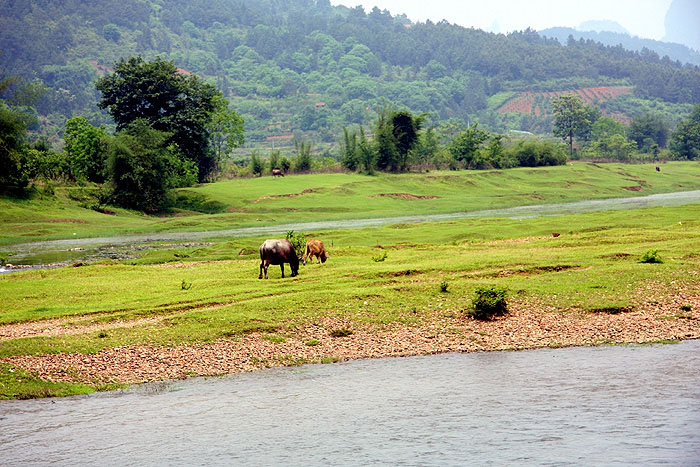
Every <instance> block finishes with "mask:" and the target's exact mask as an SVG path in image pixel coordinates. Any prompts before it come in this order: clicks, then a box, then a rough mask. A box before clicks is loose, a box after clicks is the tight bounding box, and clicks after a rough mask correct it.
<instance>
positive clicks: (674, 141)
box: [670, 105, 700, 159]
mask: <svg viewBox="0 0 700 467" xmlns="http://www.w3.org/2000/svg"><path fill="white" fill-rule="evenodd" d="M670 148H671V152H672V153H673V154H674V155H675V156H676V157H678V158H680V159H698V158H700V105H696V106H695V107H694V108H693V111H692V112H691V114H690V116H689V117H688V118H687V119H685V120H683V121H682V122H681V123H679V124H678V127H677V128H676V131H674V132H673V135H672V136H671V144H670Z"/></svg>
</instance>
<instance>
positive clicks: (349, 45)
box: [0, 0, 700, 144]
mask: <svg viewBox="0 0 700 467" xmlns="http://www.w3.org/2000/svg"><path fill="white" fill-rule="evenodd" d="M0 49H2V56H1V60H2V62H1V65H0V68H1V69H2V71H3V72H4V73H9V74H14V75H20V76H23V77H25V78H27V79H37V80H40V81H41V82H43V83H44V84H45V85H46V86H47V87H48V88H49V92H48V93H47V94H46V96H45V97H44V98H43V99H42V101H41V102H40V103H39V104H38V106H37V110H38V112H39V114H40V115H41V116H42V123H43V126H42V127H41V131H42V132H44V133H45V134H49V135H58V134H60V131H61V129H62V125H63V122H64V121H65V119H67V118H69V117H71V116H74V115H83V116H86V117H88V118H89V119H90V120H91V122H92V123H94V124H100V123H105V124H109V123H110V121H109V119H108V117H107V116H106V115H105V114H104V113H102V112H100V111H98V109H97V107H96V101H97V99H98V97H99V96H98V95H97V93H96V91H95V89H94V86H93V83H94V80H95V79H96V78H97V77H98V75H99V73H103V72H105V71H108V70H109V69H110V67H111V66H112V64H113V63H115V62H116V61H117V60H118V59H120V58H121V57H128V56H132V55H136V54H142V55H143V56H144V57H145V58H149V59H150V58H153V57H155V56H161V57H162V58H165V59H169V60H173V61H174V62H175V64H176V65H177V66H179V67H181V68H182V69H184V70H187V71H188V72H192V73H196V74H198V75H199V76H202V77H204V78H205V79H207V80H209V81H210V82H212V83H213V84H215V85H216V86H217V87H219V88H220V89H222V90H223V91H224V93H225V95H226V96H227V97H228V98H229V100H230V101H231V102H232V103H233V104H234V105H235V106H236V108H237V109H238V110H239V111H240V112H241V113H242V114H243V116H244V118H245V120H246V137H247V140H248V141H249V142H253V143H260V142H268V143H269V144H274V143H275V142H276V141H277V144H282V143H284V141H288V140H289V139H290V138H291V137H292V136H293V135H304V136H305V137H310V138H312V139H314V140H316V141H329V142H330V141H335V140H336V139H337V137H338V135H339V134H341V132H342V130H341V129H342V127H343V126H346V125H351V124H366V123H368V122H370V121H371V120H372V119H373V118H374V115H375V110H376V109H377V108H378V107H379V106H381V105H382V103H383V102H384V101H389V102H391V103H393V104H394V105H396V106H398V107H402V108H408V109H410V110H412V111H415V112H427V113H429V114H430V115H431V118H432V120H445V119H450V118H457V119H461V120H466V119H470V120H471V121H475V120H479V121H481V122H482V124H483V125H484V126H486V127H489V128H491V129H493V130H501V131H502V130H504V129H522V130H533V129H538V130H540V131H546V130H547V128H546V125H545V126H544V127H543V125H542V122H538V121H537V119H533V118H532V117H528V118H520V117H513V116H509V115H507V114H501V113H499V112H497V110H496V109H495V108H493V107H491V106H490V105H489V102H490V98H491V97H492V96H494V95H498V94H499V93H503V92H522V91H527V90H531V91H550V92H554V91H562V90H568V89H579V88H588V87H597V86H627V87H631V88H633V89H634V98H635V99H644V100H653V101H656V102H661V103H663V105H665V106H666V105H684V104H689V103H698V102H700V69H698V68H697V67H692V66H688V65H681V64H680V63H676V62H672V61H671V60H669V59H667V58H659V57H658V55H656V54H649V53H645V52H641V53H640V52H632V51H628V50H625V49H623V48H622V47H608V46H604V45H602V44H600V43H595V42H593V41H576V42H573V43H571V44H569V45H568V46H563V45H561V44H559V42H557V41H556V40H553V39H544V38H541V37H540V36H539V35H537V33H535V32H534V31H531V30H527V31H523V32H517V33H513V34H510V35H508V36H504V35H496V34H491V33H487V32H484V31H480V30H475V29H465V28H463V27H459V26H456V25H452V24H449V23H447V22H440V23H432V22H426V23H411V22H410V21H408V20H407V18H406V17H405V16H392V15H391V14H390V13H389V12H387V11H381V10H379V9H377V8H375V9H373V10H372V11H370V12H369V13H367V12H365V11H364V10H363V9H362V8H361V7H357V8H352V9H349V8H346V7H333V6H331V5H330V2H329V1H328V0H255V1H254V0H213V1H204V0H187V1H185V0H171V1H168V2H165V1H162V0H123V1H121V2H118V3H114V2H107V1H105V0H96V1H93V2H87V3H85V2H80V1H77V0H66V1H62V2H50V1H48V0H31V1H30V0H0ZM524 58H526V59H524ZM623 107H624V106H623ZM630 111H632V110H630ZM669 113H670V114H673V113H678V112H676V111H674V110H673V108H672V111H671V112H669Z"/></svg>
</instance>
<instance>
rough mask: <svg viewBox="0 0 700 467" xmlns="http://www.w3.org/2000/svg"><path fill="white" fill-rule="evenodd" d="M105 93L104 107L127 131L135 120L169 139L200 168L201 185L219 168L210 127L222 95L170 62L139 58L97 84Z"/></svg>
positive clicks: (118, 66) (123, 63)
mask: <svg viewBox="0 0 700 467" xmlns="http://www.w3.org/2000/svg"><path fill="white" fill-rule="evenodd" d="M97 89H98V90H99V91H100V92H101V93H102V99H101V100H100V102H99V104H98V105H99V106H100V107H101V108H103V109H107V111H108V112H109V113H110V115H111V116H112V118H113V119H114V121H115V122H116V124H117V130H121V129H124V128H126V127H127V126H128V125H129V124H130V123H132V122H134V121H135V120H138V119H142V120H145V121H147V122H148V123H149V124H150V125H151V127H152V128H153V129H155V130H158V131H161V132H167V133H169V134H170V138H169V142H170V143H174V144H176V145H177V147H178V148H179V150H180V151H181V152H182V154H183V155H184V156H185V157H186V158H188V159H190V160H192V161H194V162H195V163H196V165H197V167H198V170H199V173H198V178H199V181H200V182H202V181H206V180H207V179H208V177H209V175H210V174H211V173H212V172H213V171H214V169H215V168H216V156H215V154H214V152H213V151H212V150H211V148H210V144H209V142H210V131H211V126H210V122H211V119H212V114H214V112H215V111H216V110H217V96H219V95H220V93H219V92H218V91H217V90H216V88H215V87H214V86H212V85H210V84H207V83H205V82H203V81H202V80H201V79H199V78H198V77H197V76H195V75H188V74H184V73H181V72H179V71H178V69H177V67H176V66H175V64H174V63H173V62H171V61H166V60H162V59H161V58H156V59H155V60H153V61H150V62H146V61H144V60H143V58H141V56H138V57H131V58H129V59H127V60H124V59H122V60H120V61H119V62H118V63H117V64H116V65H115V67H114V73H112V74H109V75H106V76H104V77H102V78H100V79H99V80H98V81H97Z"/></svg>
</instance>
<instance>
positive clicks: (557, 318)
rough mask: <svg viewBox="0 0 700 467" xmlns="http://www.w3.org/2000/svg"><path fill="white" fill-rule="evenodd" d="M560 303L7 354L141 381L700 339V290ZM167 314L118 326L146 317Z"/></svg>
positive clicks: (49, 368) (89, 377)
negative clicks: (491, 314) (628, 300)
mask: <svg viewBox="0 0 700 467" xmlns="http://www.w3.org/2000/svg"><path fill="white" fill-rule="evenodd" d="M650 289H653V287H650ZM681 305H687V306H690V307H691V309H690V311H682V310H681ZM551 308H552V307H550V306H548V305H547V304H545V303H540V304H534V305H533V304H532V303H529V304H525V303H520V302H515V301H514V302H513V303H512V304H511V311H510V314H509V315H508V316H506V317H504V318H501V319H498V320H495V321H491V322H481V321H476V320H472V319H469V318H466V317H465V316H464V315H463V314H462V313H459V312H456V311H452V312H446V313H445V312H442V313H440V314H438V313H435V314H433V315H432V316H431V317H430V319H429V320H428V321H427V322H426V323H425V324H423V325H420V326H405V325H399V324H396V325H392V326H389V327H376V326H375V327H371V326H366V325H359V324H358V323H356V322H351V321H343V320H340V319H337V318H322V319H320V320H318V321H317V322H315V323H314V324H311V325H306V326H303V327H298V328H295V329H292V330H290V331H289V332H288V333H287V334H286V338H285V341H284V342H271V341H270V340H268V339H266V338H265V336H264V335H261V334H251V335H247V336H242V337H237V338H231V339H220V340H217V341H215V342H212V343H206V344H196V345H181V346H176V347H159V346H128V347H119V348H112V349H106V350H104V351H101V352H99V353H97V354H94V355H84V354H58V355H38V356H16V357H10V358H6V359H3V360H2V361H4V362H6V363H10V364H13V365H17V366H19V367H21V368H24V369H26V370H28V371H30V372H31V373H33V374H36V375H38V376H40V377H41V378H44V379H47V380H52V381H71V382H87V383H95V384H98V383H113V382H117V383H141V382H147V381H158V380H166V379H179V378H185V377H188V376H196V375H200V376H205V375H221V374H228V373H238V372H247V371H253V370H256V369H261V368H266V367H272V366H282V365H291V364H299V363H307V362H321V361H343V360H349V359H357V358H379V357H389V356H408V355H421V354H434V353H441V352H473V351H493V350H520V349H532V348H540V347H564V346H579V345H602V344H623V343H649V342H658V341H661V340H684V339H699V338H700V295H684V294H675V295H673V296H667V297H655V298H654V299H653V300H650V299H649V298H648V297H647V298H646V299H645V300H644V301H643V302H640V303H639V304H638V305H637V306H636V307H635V311H631V312H624V313H618V314H609V313H602V312H597V313H591V312H587V313H583V312H581V313H579V312H569V313H560V312H552V310H551ZM157 319H159V318H148V319H145V320H136V321H129V322H115V323H112V325H113V327H123V326H136V325H140V324H143V323H145V322H149V320H157ZM341 328H347V329H351V330H352V331H353V333H352V334H351V335H349V336H346V337H330V336H329V332H330V331H331V330H334V329H341ZM97 329H105V325H104V324H100V325H99V326H96V325H92V324H90V325H86V326H82V327H81V326H80V325H79V324H76V323H74V324H73V326H72V327H67V328H66V327H65V326H64V325H62V324H61V322H60V320H55V321H53V322H46V323H29V324H26V325H12V327H10V326H3V327H0V333H2V334H3V335H5V336H8V335H13V336H15V337H17V336H22V335H25V336H27V335H32V334H31V333H34V334H33V335H60V334H69V333H77V332H90V331H93V330H97ZM13 333H14V334H13ZM23 333H24V334H23Z"/></svg>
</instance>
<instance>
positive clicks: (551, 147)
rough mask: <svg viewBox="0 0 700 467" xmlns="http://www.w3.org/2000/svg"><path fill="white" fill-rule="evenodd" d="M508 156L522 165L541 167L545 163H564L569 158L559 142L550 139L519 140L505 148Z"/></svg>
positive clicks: (518, 164)
mask: <svg viewBox="0 0 700 467" xmlns="http://www.w3.org/2000/svg"><path fill="white" fill-rule="evenodd" d="M505 152H506V154H507V157H508V158H510V159H513V160H515V162H516V165H517V166H520V167H539V166H543V165H563V164H566V161H567V158H566V153H565V152H564V149H563V148H562V147H561V145H559V144H554V143H551V142H549V141H537V140H526V141H519V142H518V143H517V144H515V145H514V146H511V147H509V148H507V149H506V150H505Z"/></svg>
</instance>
